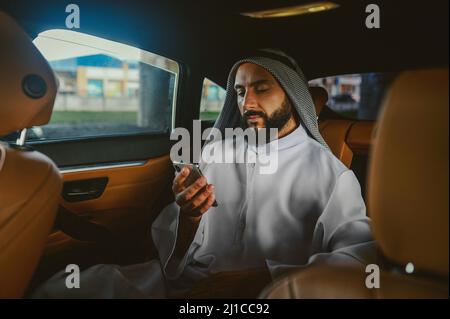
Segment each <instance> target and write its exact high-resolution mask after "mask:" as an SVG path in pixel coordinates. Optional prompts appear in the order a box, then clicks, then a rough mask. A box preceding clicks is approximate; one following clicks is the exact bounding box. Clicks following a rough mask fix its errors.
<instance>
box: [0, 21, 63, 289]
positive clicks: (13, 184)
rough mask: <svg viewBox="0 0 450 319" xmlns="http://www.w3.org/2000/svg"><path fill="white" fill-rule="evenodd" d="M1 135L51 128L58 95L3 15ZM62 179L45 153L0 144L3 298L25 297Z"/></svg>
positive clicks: (39, 60)
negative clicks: (49, 126) (48, 126)
mask: <svg viewBox="0 0 450 319" xmlns="http://www.w3.org/2000/svg"><path fill="white" fill-rule="evenodd" d="M0 44H1V46H2V49H1V50H0V69H1V70H2V72H1V74H0V96H1V99H0V136H3V135H6V134H10V133H13V132H14V131H17V130H22V129H24V128H29V127H31V126H34V125H42V124H46V123H47V122H48V121H49V119H50V116H51V112H52V109H53V103H54V100H55V96H56V80H55V76H54V74H53V72H52V70H51V69H50V67H49V65H48V63H47V61H46V60H45V59H44V57H43V56H42V55H41V54H40V52H39V51H38V50H37V48H36V47H35V46H34V45H33V43H32V42H31V40H30V39H29V38H28V36H27V35H26V34H25V33H24V32H23V31H22V30H21V29H20V27H19V26H18V25H17V24H16V22H15V21H14V20H13V19H12V18H10V17H9V16H8V15H6V14H4V13H3V12H0ZM61 184H62V181H61V176H60V173H59V171H58V169H57V167H56V166H55V164H54V163H53V162H52V161H51V160H50V159H49V158H48V157H46V156H45V155H43V154H41V153H38V152H36V151H33V150H31V149H29V148H26V147H17V146H10V145H8V144H7V143H3V142H0V298H19V297H22V296H23V295H24V292H25V291H26V288H27V286H28V283H29V281H30V279H31V277H32V275H33V272H34V270H35V268H36V266H37V264H38V262H39V259H40V256H41V254H42V251H43V248H44V247H45V243H46V240H47V236H48V234H49V232H50V229H51V227H52V226H53V221H54V218H55V215H56V211H57V206H58V202H59V195H60V192H61Z"/></svg>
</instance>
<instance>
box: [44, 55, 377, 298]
mask: <svg viewBox="0 0 450 319" xmlns="http://www.w3.org/2000/svg"><path fill="white" fill-rule="evenodd" d="M236 127H242V128H248V127H250V128H255V129H261V128H272V129H273V128H275V129H277V130H278V135H277V136H276V137H277V138H276V140H272V141H269V142H268V143H269V145H270V146H271V147H272V148H271V151H276V154H277V167H276V170H275V171H274V172H272V173H270V174H263V173H261V172H262V170H261V165H262V164H261V163H260V162H259V161H258V160H256V161H254V162H247V163H223V164H218V163H207V162H205V161H203V162H201V163H200V167H201V169H202V171H203V174H204V177H202V178H199V179H198V180H197V181H195V182H194V183H193V184H191V185H185V183H184V182H185V181H186V179H187V176H188V175H189V170H188V169H187V168H185V169H184V170H183V171H181V172H180V173H178V174H177V176H176V177H175V179H174V183H173V191H174V195H175V198H176V201H175V202H173V203H172V204H170V205H169V206H167V207H166V208H165V209H164V210H163V211H162V212H161V214H160V215H159V216H158V218H157V219H156V220H155V222H154V223H153V225H152V237H153V240H154V243H155V245H156V247H157V250H158V254H159V260H152V261H150V262H147V263H144V264H140V265H133V266H127V267H119V266H111V265H97V266H94V267H91V268H90V269H88V270H86V271H84V272H83V273H82V282H81V286H82V287H81V288H80V290H78V291H75V292H70V293H68V292H67V291H66V292H65V291H64V289H63V288H62V284H61V282H62V281H63V279H64V273H59V274H57V275H55V276H54V277H53V278H52V279H51V280H50V281H49V282H47V283H46V284H45V285H44V286H43V287H42V288H41V289H40V290H38V291H37V293H36V294H35V296H36V297H55V296H56V297H61V296H62V297H65V296H68V297H82V296H84V297H86V296H92V297H106V298H113V297H167V296H183V294H184V293H186V292H188V291H189V290H190V289H192V288H193V287H195V286H196V285H197V283H199V282H204V281H205V280H208V278H211V276H214V274H217V273H229V272H231V274H236V276H235V278H238V279H237V281H236V286H235V287H243V286H242V282H243V281H244V282H245V277H242V276H239V275H238V274H239V273H244V274H251V273H252V272H248V270H249V269H251V270H252V271H253V270H254V272H253V273H258V271H259V274H262V277H261V278H265V279H264V280H267V278H270V276H271V277H277V276H278V275H280V274H283V273H284V272H285V271H287V270H290V269H298V268H301V267H303V266H305V265H307V264H308V263H311V262H328V263H341V264H342V263H345V264H349V263H360V264H362V265H363V264H365V263H366V262H367V261H368V260H369V259H371V258H372V257H373V253H374V252H375V250H374V249H373V247H374V246H373V241H372V236H371V230H370V221H369V219H368V218H367V216H366V209H365V205H364V201H363V199H362V196H361V189H360V186H359V183H358V181H357V179H356V177H355V175H354V174H353V172H352V171H351V170H349V169H347V168H346V167H345V166H344V165H343V164H342V163H341V162H340V161H339V160H338V159H337V158H336V157H335V156H334V155H333V154H332V153H331V151H330V150H329V149H328V147H327V145H326V143H325V142H324V140H323V138H322V137H321V136H320V133H319V131H318V128H317V118H316V114H315V111H314V105H313V104H312V99H311V96H310V94H309V91H308V86H307V83H306V81H305V79H304V76H303V74H302V72H301V70H300V69H299V68H298V66H297V64H296V63H295V61H293V60H292V59H291V58H290V57H289V56H287V55H285V54H283V53H281V52H277V51H271V50H267V51H266V50H265V51H259V52H258V54H257V55H255V56H253V57H251V58H247V59H244V60H241V61H239V62H237V63H236V64H235V65H234V66H233V68H232V70H231V72H230V75H229V78H228V85H227V96H226V101H225V105H224V108H223V110H222V112H221V114H220V116H219V119H218V120H217V121H216V124H215V128H217V129H218V130H219V131H221V132H224V130H225V128H236ZM217 145H220V147H223V148H222V149H223V150H224V152H227V151H230V148H237V147H238V146H239V144H236V145H234V146H233V144H230V143H226V142H225V141H223V140H221V141H215V142H214V143H210V144H207V145H206V146H205V147H204V150H203V153H205V152H210V151H211V148H213V147H216V146H217ZM245 145H246V147H245V150H246V152H248V153H249V154H252V155H253V156H254V158H256V159H258V156H260V154H261V153H262V152H263V148H264V147H267V146H268V145H265V144H254V145H252V144H245ZM238 152H239V151H237V153H238ZM214 201H217V203H218V206H217V207H214V206H213V203H214ZM264 274H267V275H268V276H264ZM232 278H233V276H230V277H227V279H226V282H227V283H228V284H230V282H231V284H230V285H231V286H233V279H232ZM105 280H108V281H109V282H110V284H109V285H108V286H107V287H106V286H104V285H102V282H104V281H105ZM264 280H262V282H261V284H263V285H264V284H266V283H267V282H265V281H264ZM238 281H239V282H238ZM224 283H225V281H224ZM83 285H84V286H85V287H84V288H83ZM239 285H240V286H239ZM244 285H245V283H244ZM259 288H260V287H259ZM259 288H258V289H259ZM228 296H229V297H232V295H230V294H228Z"/></svg>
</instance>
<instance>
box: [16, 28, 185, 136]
mask: <svg viewBox="0 0 450 319" xmlns="http://www.w3.org/2000/svg"><path fill="white" fill-rule="evenodd" d="M33 42H34V44H35V45H36V47H37V48H38V49H39V50H40V51H41V53H42V54H43V56H44V57H45V58H46V59H47V60H48V62H49V64H50V66H51V67H52V69H53V71H54V73H55V74H56V76H57V79H58V82H59V83H58V93H57V97H56V100H55V105H54V109H53V114H52V117H51V120H50V122H49V123H48V124H47V125H44V126H41V127H34V128H32V129H31V130H28V133H27V140H54V139H72V138H79V137H95V136H105V135H117V134H119V135H124V134H136V133H149V132H152V133H153V132H155V133H166V132H170V129H171V128H172V123H173V120H172V114H173V109H174V107H175V101H176V98H175V97H176V88H177V81H178V74H179V66H178V64H177V63H176V62H175V61H173V60H170V59H167V58H165V57H162V56H159V55H156V54H152V53H150V52H147V51H143V50H140V49H138V48H135V47H132V46H129V45H125V44H121V43H117V42H114V41H109V40H106V39H102V38H99V37H95V36H91V35H87V34H83V33H79V32H74V31H69V30H49V31H45V32H43V33H40V34H39V35H38V36H37V38H36V39H35V40H34V41H33ZM13 135H14V134H12V135H11V136H10V138H13V137H14V136H13Z"/></svg>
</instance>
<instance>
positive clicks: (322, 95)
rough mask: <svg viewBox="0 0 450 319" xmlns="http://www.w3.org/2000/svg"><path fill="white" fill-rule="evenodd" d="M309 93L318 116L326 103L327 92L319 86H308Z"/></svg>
mask: <svg viewBox="0 0 450 319" xmlns="http://www.w3.org/2000/svg"><path fill="white" fill-rule="evenodd" d="M309 93H311V97H312V100H313V102H314V106H315V107H316V114H317V116H319V114H320V112H322V109H323V107H324V106H325V104H327V102H328V92H327V90H325V89H324V88H323V87H321V86H310V87H309Z"/></svg>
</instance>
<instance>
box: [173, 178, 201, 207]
mask: <svg viewBox="0 0 450 319" xmlns="http://www.w3.org/2000/svg"><path fill="white" fill-rule="evenodd" d="M205 185H206V178H205V177H203V176H202V177H199V178H198V179H197V180H196V181H195V182H194V183H193V184H192V185H190V186H189V187H188V188H186V189H185V190H183V191H182V192H181V193H178V194H177V195H176V196H175V201H176V202H177V204H178V205H180V206H184V205H185V204H186V203H187V202H189V201H190V200H191V199H192V198H193V197H194V196H195V195H196V194H197V193H198V191H199V190H201V189H202V188H203V187H204V186H205Z"/></svg>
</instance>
